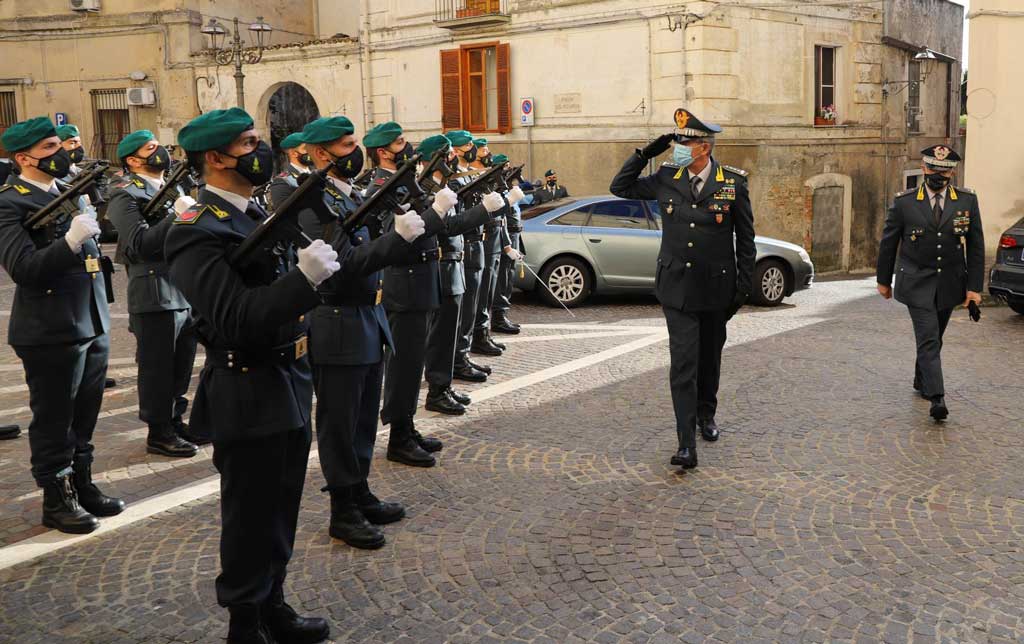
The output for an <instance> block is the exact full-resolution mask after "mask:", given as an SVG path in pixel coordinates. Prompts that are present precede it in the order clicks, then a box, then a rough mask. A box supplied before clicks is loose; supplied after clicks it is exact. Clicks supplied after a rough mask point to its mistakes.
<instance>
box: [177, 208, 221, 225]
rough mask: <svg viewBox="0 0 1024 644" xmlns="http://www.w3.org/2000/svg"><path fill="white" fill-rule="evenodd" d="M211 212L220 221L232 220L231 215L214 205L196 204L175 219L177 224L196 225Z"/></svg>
mask: <svg viewBox="0 0 1024 644" xmlns="http://www.w3.org/2000/svg"><path fill="white" fill-rule="evenodd" d="M206 212H209V213H210V214H212V215H213V216H214V217H216V218H217V219H219V220H227V219H231V214H230V213H229V212H227V211H225V210H222V209H221V208H218V207H217V206H214V205H212V204H205V205H203V204H196V205H194V206H192V207H191V208H189V209H188V210H186V211H185V212H183V213H181V214H180V215H178V216H177V217H175V218H174V222H173V223H175V224H194V223H196V222H197V221H199V218H200V217H202V216H203V214H204V213H206Z"/></svg>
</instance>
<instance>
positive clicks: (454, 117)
mask: <svg viewBox="0 0 1024 644" xmlns="http://www.w3.org/2000/svg"><path fill="white" fill-rule="evenodd" d="M459 57H460V52H459V50H458V49H445V50H442V51H441V128H442V129H443V130H445V131H448V130H459V129H462V101H461V100H460V99H459V94H460V92H459Z"/></svg>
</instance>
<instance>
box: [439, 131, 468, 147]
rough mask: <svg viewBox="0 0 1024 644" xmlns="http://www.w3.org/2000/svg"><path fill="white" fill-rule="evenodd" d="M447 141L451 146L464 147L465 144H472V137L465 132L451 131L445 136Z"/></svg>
mask: <svg viewBox="0 0 1024 644" xmlns="http://www.w3.org/2000/svg"><path fill="white" fill-rule="evenodd" d="M445 136H446V137H448V140H449V141H451V142H452V145H454V146H455V147H459V146H460V145H466V144H467V143H472V142H473V135H472V134H470V133H469V132H467V131H466V130H452V131H451V132H448V133H446V134H445Z"/></svg>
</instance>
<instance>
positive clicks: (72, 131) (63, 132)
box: [57, 125, 79, 141]
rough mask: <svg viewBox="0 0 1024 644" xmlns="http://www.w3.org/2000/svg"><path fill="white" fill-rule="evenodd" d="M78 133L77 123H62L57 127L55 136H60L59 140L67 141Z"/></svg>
mask: <svg viewBox="0 0 1024 644" xmlns="http://www.w3.org/2000/svg"><path fill="white" fill-rule="evenodd" d="M78 135H79V132H78V126H77V125H62V126H60V127H59V128H57V136H59V137H60V140H61V141H67V140H68V139H73V138H75V137H76V136H78Z"/></svg>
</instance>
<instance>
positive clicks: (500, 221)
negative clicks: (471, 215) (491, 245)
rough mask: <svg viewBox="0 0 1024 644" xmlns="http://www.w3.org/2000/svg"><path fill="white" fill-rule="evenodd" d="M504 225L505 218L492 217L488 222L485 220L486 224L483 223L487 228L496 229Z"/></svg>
mask: <svg viewBox="0 0 1024 644" xmlns="http://www.w3.org/2000/svg"><path fill="white" fill-rule="evenodd" d="M504 225H505V220H504V219H492V220H490V221H489V222H487V223H486V224H484V227H485V228H486V229H487V230H497V229H498V228H501V227H503V226H504Z"/></svg>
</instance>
